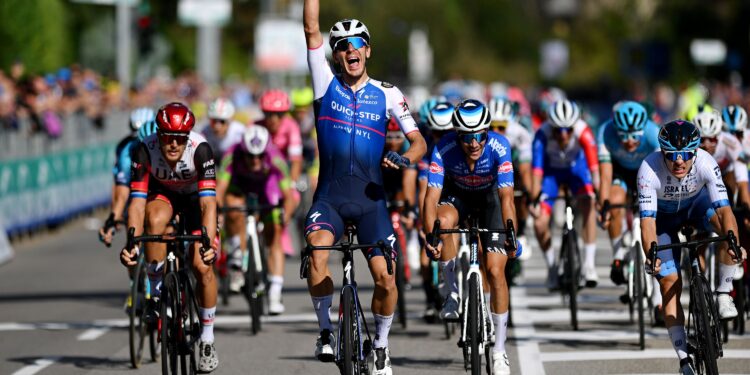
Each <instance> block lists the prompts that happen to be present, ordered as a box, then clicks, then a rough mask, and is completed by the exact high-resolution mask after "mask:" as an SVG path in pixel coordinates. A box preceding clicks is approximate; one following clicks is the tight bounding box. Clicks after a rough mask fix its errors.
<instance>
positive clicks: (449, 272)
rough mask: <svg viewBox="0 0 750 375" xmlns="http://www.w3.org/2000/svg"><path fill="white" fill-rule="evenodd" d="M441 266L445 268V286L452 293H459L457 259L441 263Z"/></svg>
mask: <svg viewBox="0 0 750 375" xmlns="http://www.w3.org/2000/svg"><path fill="white" fill-rule="evenodd" d="M440 265H441V266H443V277H444V279H445V284H446V285H447V286H448V288H449V290H450V292H451V293H458V284H456V270H455V267H456V259H455V258H453V259H451V260H448V261H445V262H443V261H440Z"/></svg>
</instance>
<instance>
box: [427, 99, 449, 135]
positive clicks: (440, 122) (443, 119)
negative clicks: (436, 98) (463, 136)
mask: <svg viewBox="0 0 750 375" xmlns="http://www.w3.org/2000/svg"><path fill="white" fill-rule="evenodd" d="M451 121H453V105H452V104H451V103H448V102H440V103H437V104H435V106H434V107H432V109H431V110H430V112H429V115H428V116H427V125H428V126H429V128H430V130H432V131H446V130H451V129H453V124H452V123H451Z"/></svg>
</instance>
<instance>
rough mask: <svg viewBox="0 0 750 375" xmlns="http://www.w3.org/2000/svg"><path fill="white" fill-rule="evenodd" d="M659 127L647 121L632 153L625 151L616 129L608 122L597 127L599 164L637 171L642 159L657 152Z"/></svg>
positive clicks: (610, 121) (612, 123)
mask: <svg viewBox="0 0 750 375" xmlns="http://www.w3.org/2000/svg"><path fill="white" fill-rule="evenodd" d="M658 137H659V125H656V124H655V123H654V122H653V121H651V120H649V121H648V123H646V128H645V129H644V131H643V136H642V137H641V143H640V144H639V145H638V148H636V150H635V151H633V152H628V151H625V149H624V148H623V146H622V143H621V142H620V138H619V137H618V136H617V128H616V126H615V124H614V122H612V120H611V119H610V120H608V121H607V122H605V123H604V124H602V125H601V126H600V127H599V133H598V135H597V138H596V142H597V143H598V144H599V162H600V163H612V162H616V163H618V164H620V165H621V166H622V167H623V168H626V169H630V170H634V171H637V170H638V168H640V166H641V163H642V162H643V159H645V158H646V156H648V155H649V154H651V153H652V152H654V151H657V150H659V140H658Z"/></svg>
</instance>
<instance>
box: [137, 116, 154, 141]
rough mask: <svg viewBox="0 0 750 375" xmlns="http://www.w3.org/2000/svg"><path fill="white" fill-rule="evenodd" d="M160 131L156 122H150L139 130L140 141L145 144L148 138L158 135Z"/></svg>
mask: <svg viewBox="0 0 750 375" xmlns="http://www.w3.org/2000/svg"><path fill="white" fill-rule="evenodd" d="M158 129H159V126H158V125H156V121H148V122H146V123H144V124H143V125H141V127H140V128H138V139H139V140H140V141H141V142H143V140H144V139H146V137H148V136H149V135H151V134H154V133H156V131H157V130H158Z"/></svg>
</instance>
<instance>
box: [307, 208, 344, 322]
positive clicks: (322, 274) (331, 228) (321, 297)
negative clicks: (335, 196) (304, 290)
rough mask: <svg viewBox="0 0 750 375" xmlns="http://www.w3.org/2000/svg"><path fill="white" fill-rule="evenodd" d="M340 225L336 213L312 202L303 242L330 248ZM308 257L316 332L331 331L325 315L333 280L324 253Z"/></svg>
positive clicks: (339, 233)
mask: <svg viewBox="0 0 750 375" xmlns="http://www.w3.org/2000/svg"><path fill="white" fill-rule="evenodd" d="M343 230H344V222H343V221H342V219H341V217H340V216H339V214H338V212H337V211H336V210H335V209H334V208H333V207H332V206H331V205H330V204H328V203H327V202H325V201H323V200H318V201H316V202H313V205H312V207H310V211H309V212H308V213H307V220H306V223H305V238H306V240H307V244H308V245H310V246H330V245H333V243H334V242H335V241H336V238H337V237H338V236H340V235H341V234H342V233H343ZM309 256H310V271H309V274H308V275H307V287H308V289H309V291H310V296H311V298H312V302H313V307H314V308H315V313H316V315H317V317H318V325H319V326H320V330H321V331H323V330H328V331H332V330H333V328H332V326H331V319H330V316H329V311H330V308H331V302H332V300H333V280H332V279H331V271H330V270H329V269H328V256H329V252H328V251H313V252H312V253H310V254H309Z"/></svg>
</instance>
